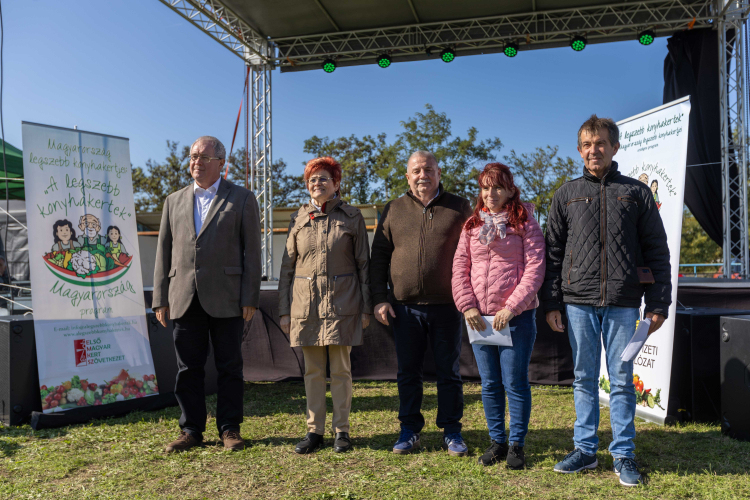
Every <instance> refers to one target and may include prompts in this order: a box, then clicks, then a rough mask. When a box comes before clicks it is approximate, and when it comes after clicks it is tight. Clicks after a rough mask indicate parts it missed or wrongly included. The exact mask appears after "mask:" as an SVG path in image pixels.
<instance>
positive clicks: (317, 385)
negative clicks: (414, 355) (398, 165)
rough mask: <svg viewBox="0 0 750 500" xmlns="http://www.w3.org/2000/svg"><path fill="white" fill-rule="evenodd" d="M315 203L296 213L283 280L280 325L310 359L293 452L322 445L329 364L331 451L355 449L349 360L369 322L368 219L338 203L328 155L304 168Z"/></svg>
mask: <svg viewBox="0 0 750 500" xmlns="http://www.w3.org/2000/svg"><path fill="white" fill-rule="evenodd" d="M304 178H305V183H306V184H307V189H308V190H309V191H310V201H309V203H305V204H304V205H302V206H301V207H300V209H299V210H298V211H297V212H296V213H295V214H292V218H291V219H292V220H291V222H290V223H289V232H288V234H287V239H286V249H285V251H284V257H283V259H282V262H281V275H280V277H279V316H280V326H281V329H282V330H283V331H284V333H287V334H289V339H290V343H291V345H292V347H302V353H303V355H304V356H305V393H306V395H307V429H308V432H307V436H306V437H305V438H304V439H303V440H302V441H300V442H299V443H298V444H297V446H296V447H295V449H294V451H295V452H297V453H301V454H305V453H312V452H313V451H315V450H317V449H318V448H320V447H321V446H322V445H323V435H324V433H325V422H326V361H327V362H328V363H329V364H330V369H331V398H332V399H333V422H332V425H333V432H334V433H335V435H336V438H335V441H334V443H333V451H335V452H338V453H342V452H345V451H349V450H350V449H351V446H352V443H351V440H350V439H349V411H350V409H351V403H352V372H351V362H350V359H349V354H350V352H351V350H352V346H355V345H361V344H362V332H363V330H364V329H365V328H367V325H368V324H369V323H370V314H372V304H371V299H370V278H369V266H370V245H369V243H368V237H367V228H366V227H365V219H364V217H362V213H361V212H360V211H359V209H358V208H355V207H352V206H350V205H348V204H347V203H345V202H344V201H343V200H342V199H341V192H340V190H339V186H340V183H341V165H340V164H339V163H338V162H337V161H336V160H334V159H333V158H331V157H329V156H325V157H322V158H316V159H314V160H310V161H309V162H308V163H307V166H306V167H305V175H304Z"/></svg>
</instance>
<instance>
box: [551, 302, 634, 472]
mask: <svg viewBox="0 0 750 500" xmlns="http://www.w3.org/2000/svg"><path fill="white" fill-rule="evenodd" d="M565 310H566V312H567V314H568V338H569V339H570V346H571V347H572V348H573V373H574V374H575V381H574V382H573V397H574V401H575V407H576V423H575V427H574V430H573V441H574V443H575V447H576V448H579V449H580V450H581V451H583V452H584V453H586V454H587V455H595V454H596V450H597V449H598V447H599V437H598V436H597V434H596V432H597V430H598V428H599V367H600V364H601V352H602V347H601V346H602V342H603V343H604V351H605V353H606V356H607V371H608V372H609V384H610V387H611V392H610V394H609V420H610V423H611V425H612V443H611V444H610V445H609V452H610V453H611V454H612V456H613V457H614V458H635V454H634V453H633V451H634V450H635V444H634V443H633V439H634V438H635V423H634V419H635V386H634V385H633V362H632V361H630V362H628V363H626V362H624V361H622V360H620V356H621V355H622V351H624V350H625V346H626V345H628V342H629V341H630V338H631V337H632V336H633V334H634V333H635V324H636V321H637V320H638V317H639V313H638V309H636V308H631V307H616V306H605V307H594V306H582V305H575V304H566V305H565Z"/></svg>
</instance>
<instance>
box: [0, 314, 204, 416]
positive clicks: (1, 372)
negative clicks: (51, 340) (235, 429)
mask: <svg viewBox="0 0 750 500" xmlns="http://www.w3.org/2000/svg"><path fill="white" fill-rule="evenodd" d="M146 323H147V325H148V334H149V341H150V343H151V355H152V357H153V360H154V368H155V375H156V378H157V380H158V381H159V387H160V388H161V392H160V395H159V396H153V397H151V398H143V399H142V400H138V401H139V402H142V403H141V405H142V406H141V407H139V408H136V406H135V403H134V402H131V401H123V402H121V403H118V404H117V405H103V406H97V407H93V408H81V409H75V410H73V411H72V412H61V413H54V414H38V415H37V414H36V413H35V415H37V416H36V417H35V420H34V421H32V425H34V426H35V428H37V426H38V428H43V427H56V426H58V425H60V424H64V425H69V424H73V423H79V422H85V421H87V420H89V419H91V418H100V417H106V416H113V415H118V414H122V413H123V411H125V412H127V411H132V409H157V408H160V407H165V406H169V405H173V404H175V400H174V395H173V394H172V391H174V386H175V380H176V378H177V356H176V354H175V351H174V339H173V338H172V322H169V323H168V327H167V328H165V327H163V326H162V325H161V324H160V323H159V322H158V321H157V320H156V315H155V314H154V313H152V312H149V313H148V314H147V315H146ZM205 388H206V389H205V390H206V395H210V394H215V393H216V392H217V388H218V373H217V372H216V365H215V363H214V358H213V349H212V347H211V344H210V343H209V352H208V361H207V362H206V378H205ZM156 399H159V400H160V401H157V400H156ZM147 403H148V404H147ZM131 407H132V409H131ZM41 411H42V404H41V400H40V398H39V371H38V368H37V361H36V342H35V338H34V321H33V319H32V316H0V421H2V422H3V423H4V424H5V425H20V424H23V423H24V422H27V421H28V420H29V418H30V417H31V414H32V412H41ZM76 415H78V416H80V418H76Z"/></svg>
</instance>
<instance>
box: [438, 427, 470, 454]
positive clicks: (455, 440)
mask: <svg viewBox="0 0 750 500" xmlns="http://www.w3.org/2000/svg"><path fill="white" fill-rule="evenodd" d="M443 449H444V450H448V455H452V456H454V457H465V456H466V455H468V454H469V448H468V447H467V446H466V443H464V438H462V437H461V433H460V432H451V433H448V432H446V433H445V434H444V435H443Z"/></svg>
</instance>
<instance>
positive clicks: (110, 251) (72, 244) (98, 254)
mask: <svg viewBox="0 0 750 500" xmlns="http://www.w3.org/2000/svg"><path fill="white" fill-rule="evenodd" d="M78 228H79V229H80V230H81V233H82V234H81V235H80V236H78V238H76V231H75V229H74V228H73V224H72V223H71V222H70V221H69V220H67V219H62V220H58V221H57V222H55V223H54V224H53V227H52V233H53V237H54V243H53V245H52V250H51V251H50V252H49V253H47V254H45V255H44V257H43V258H44V260H45V262H46V263H47V267H48V269H50V271H52V272H53V274H55V275H56V276H58V277H59V278H62V279H65V280H66V281H67V282H69V283H74V284H82V285H85V284H86V282H85V281H84V282H81V281H79V280H71V279H70V278H74V277H78V278H81V279H84V278H95V279H97V280H98V279H100V278H107V281H110V280H112V279H117V278H119V277H120V276H121V275H122V274H124V273H125V271H127V269H128V268H129V266H130V262H131V261H132V256H131V255H130V254H129V253H128V252H127V250H126V248H125V244H124V243H123V242H122V232H121V231H120V228H119V227H117V226H109V227H108V228H107V233H106V236H105V235H102V234H99V233H100V231H101V229H102V224H101V221H100V220H99V218H98V217H96V216H95V215H93V214H85V215H82V216H81V218H80V219H79V222H78ZM60 273H62V274H60Z"/></svg>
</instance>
